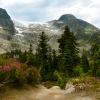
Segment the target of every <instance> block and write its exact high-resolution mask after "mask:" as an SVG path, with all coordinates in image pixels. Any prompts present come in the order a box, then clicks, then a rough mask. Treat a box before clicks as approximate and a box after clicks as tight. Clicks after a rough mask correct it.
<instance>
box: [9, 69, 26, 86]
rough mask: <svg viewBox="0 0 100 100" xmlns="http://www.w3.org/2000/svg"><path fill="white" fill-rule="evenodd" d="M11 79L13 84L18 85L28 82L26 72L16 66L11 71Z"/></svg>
mask: <svg viewBox="0 0 100 100" xmlns="http://www.w3.org/2000/svg"><path fill="white" fill-rule="evenodd" d="M9 80H10V83H11V84H12V85H14V86H17V87H20V86H23V85H24V84H25V83H26V82H27V80H26V78H25V75H24V73H23V72H21V71H20V70H18V69H15V68H14V69H13V70H12V71H11V72H10V75H9Z"/></svg>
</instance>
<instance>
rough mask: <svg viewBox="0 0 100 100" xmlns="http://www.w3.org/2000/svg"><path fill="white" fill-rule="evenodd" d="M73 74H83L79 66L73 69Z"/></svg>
mask: <svg viewBox="0 0 100 100" xmlns="http://www.w3.org/2000/svg"><path fill="white" fill-rule="evenodd" d="M73 72H74V76H82V75H83V74H84V73H83V69H82V67H80V66H76V67H75V68H74V69H73Z"/></svg>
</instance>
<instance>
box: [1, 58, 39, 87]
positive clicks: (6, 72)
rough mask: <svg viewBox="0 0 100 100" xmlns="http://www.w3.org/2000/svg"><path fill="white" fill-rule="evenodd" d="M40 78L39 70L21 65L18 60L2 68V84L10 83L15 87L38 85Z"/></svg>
mask: <svg viewBox="0 0 100 100" xmlns="http://www.w3.org/2000/svg"><path fill="white" fill-rule="evenodd" d="M39 78H40V75H39V72H38V70H37V69H36V68H35V67H33V66H27V65H26V64H21V63H20V62H18V61H16V60H11V61H9V63H8V64H5V65H2V66H0V82H4V81H8V82H9V83H10V84H12V85H14V86H23V85H24V84H26V83H28V84H36V83H37V82H38V80H39Z"/></svg>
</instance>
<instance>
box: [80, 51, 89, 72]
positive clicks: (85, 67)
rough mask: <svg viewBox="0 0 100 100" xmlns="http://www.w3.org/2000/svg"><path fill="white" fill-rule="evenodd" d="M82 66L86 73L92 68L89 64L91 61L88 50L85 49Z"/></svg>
mask: <svg viewBox="0 0 100 100" xmlns="http://www.w3.org/2000/svg"><path fill="white" fill-rule="evenodd" d="M81 67H82V68H83V71H84V72H85V73H86V72H88V71H89V70H90V66H89V61H88V57H87V52H86V50H83V52H82V57H81Z"/></svg>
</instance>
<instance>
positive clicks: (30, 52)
mask: <svg viewBox="0 0 100 100" xmlns="http://www.w3.org/2000/svg"><path fill="white" fill-rule="evenodd" d="M32 48H33V47H32V44H30V47H29V50H28V52H27V62H26V63H27V65H34V63H33V62H34V55H33V49H32Z"/></svg>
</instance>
